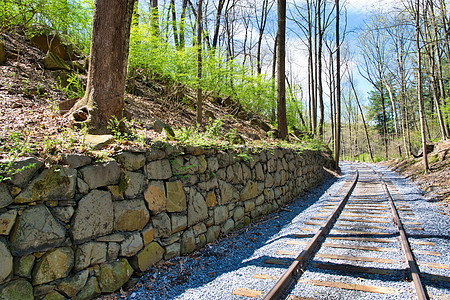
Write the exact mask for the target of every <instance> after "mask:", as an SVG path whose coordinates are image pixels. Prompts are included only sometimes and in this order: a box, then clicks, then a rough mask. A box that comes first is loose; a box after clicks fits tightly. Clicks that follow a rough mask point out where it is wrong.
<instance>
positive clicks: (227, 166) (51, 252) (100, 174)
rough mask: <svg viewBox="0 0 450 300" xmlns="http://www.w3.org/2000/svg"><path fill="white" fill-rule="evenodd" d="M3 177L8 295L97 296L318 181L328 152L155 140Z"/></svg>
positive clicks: (3, 274) (2, 240)
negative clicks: (147, 146)
mask: <svg viewBox="0 0 450 300" xmlns="http://www.w3.org/2000/svg"><path fill="white" fill-rule="evenodd" d="M30 163H34V164H35V165H34V167H32V168H27V169H25V170H23V171H22V172H21V173H19V174H17V175H15V176H13V178H12V179H11V180H10V181H9V182H6V183H5V182H4V183H0V299H33V298H36V299H41V298H44V299H64V298H73V299H90V298H93V297H95V296H96V295H99V294H100V293H111V292H114V291H116V290H117V289H119V288H120V287H122V286H123V285H124V284H125V283H126V282H127V281H128V280H129V279H130V277H131V275H132V274H133V272H135V271H137V272H142V271H145V270H146V269H147V268H148V267H150V266H152V265H154V264H156V263H158V262H160V261H162V260H167V259H170V258H173V257H176V256H179V255H182V254H186V253H190V252H193V251H194V250H196V249H199V248H201V247H203V246H204V245H206V244H207V243H211V242H214V241H215V240H216V239H217V238H218V237H219V236H221V235H225V234H227V233H229V232H230V231H232V230H234V229H236V228H242V227H244V226H246V225H248V224H249V223H250V222H252V220H254V219H256V218H258V217H261V216H263V215H266V214H268V213H270V212H273V211H275V210H277V209H278V208H279V207H280V206H281V205H283V204H285V203H287V202H289V201H291V200H293V199H294V197H296V196H297V195H299V194H300V193H302V192H303V191H305V190H306V189H308V188H311V187H312V186H313V185H315V184H316V183H317V182H319V181H320V180H321V179H322V177H323V169H322V166H324V165H328V164H329V163H330V162H329V161H328V160H327V158H326V157H325V156H324V155H323V154H322V153H320V152H314V151H303V152H302V153H300V154H299V153H297V152H295V151H294V150H289V149H268V150H259V151H250V150H248V149H247V150H245V151H241V152H240V154H239V152H237V151H232V150H229V151H220V150H204V149H201V148H194V147H187V148H177V147H171V146H168V147H167V148H152V149H151V150H149V151H148V152H145V153H144V152H143V153H130V152H124V153H121V154H119V155H118V156H116V157H115V160H113V161H110V162H106V163H93V162H91V159H90V158H89V157H87V156H81V155H66V156H65V158H64V159H63V161H62V163H61V164H60V165H54V166H51V167H49V168H45V167H44V164H43V162H41V161H39V160H36V159H34V158H27V159H22V160H20V161H17V162H16V163H15V167H16V168H20V167H21V166H27V165H29V164H30Z"/></svg>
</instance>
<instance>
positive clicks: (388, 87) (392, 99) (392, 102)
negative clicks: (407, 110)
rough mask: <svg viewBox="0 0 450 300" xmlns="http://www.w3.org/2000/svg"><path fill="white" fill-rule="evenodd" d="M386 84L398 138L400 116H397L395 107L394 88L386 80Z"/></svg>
mask: <svg viewBox="0 0 450 300" xmlns="http://www.w3.org/2000/svg"><path fill="white" fill-rule="evenodd" d="M384 83H385V84H386V88H387V90H388V93H389V99H390V100H391V106H392V112H393V115H394V130H395V136H398V124H397V122H398V121H397V120H398V116H397V108H396V107H395V101H394V94H393V93H392V87H391V86H390V85H389V83H388V82H387V81H386V80H384Z"/></svg>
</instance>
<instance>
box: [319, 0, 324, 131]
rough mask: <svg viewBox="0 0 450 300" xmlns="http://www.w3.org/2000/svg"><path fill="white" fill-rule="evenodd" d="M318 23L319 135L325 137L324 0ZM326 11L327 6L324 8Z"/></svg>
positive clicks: (320, 7) (320, 8)
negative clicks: (323, 79)
mask: <svg viewBox="0 0 450 300" xmlns="http://www.w3.org/2000/svg"><path fill="white" fill-rule="evenodd" d="M318 9H319V11H318V14H317V18H318V20H317V24H318V25H319V35H318V41H317V42H318V44H317V101H318V102H319V111H320V115H319V136H320V138H322V137H323V122H324V105H323V85H322V45H323V28H322V19H321V17H322V0H319V1H318ZM324 13H325V8H324Z"/></svg>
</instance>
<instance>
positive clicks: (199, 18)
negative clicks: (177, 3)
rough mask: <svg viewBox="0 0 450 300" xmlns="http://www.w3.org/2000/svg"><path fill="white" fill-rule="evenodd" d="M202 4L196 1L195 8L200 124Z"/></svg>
mask: <svg viewBox="0 0 450 300" xmlns="http://www.w3.org/2000/svg"><path fill="white" fill-rule="evenodd" d="M202 4H203V0H199V1H198V8H197V80H198V87H197V124H200V125H202V115H203V113H202V105H203V91H202V86H201V81H202Z"/></svg>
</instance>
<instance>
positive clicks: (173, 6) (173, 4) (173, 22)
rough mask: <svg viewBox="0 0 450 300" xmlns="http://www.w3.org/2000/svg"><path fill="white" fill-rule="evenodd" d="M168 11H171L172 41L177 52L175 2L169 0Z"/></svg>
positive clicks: (178, 45) (178, 44)
mask: <svg viewBox="0 0 450 300" xmlns="http://www.w3.org/2000/svg"><path fill="white" fill-rule="evenodd" d="M170 11H172V31H173V41H174V44H175V47H176V48H177V50H180V42H179V38H178V25H177V12H176V10H175V0H170Z"/></svg>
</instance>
